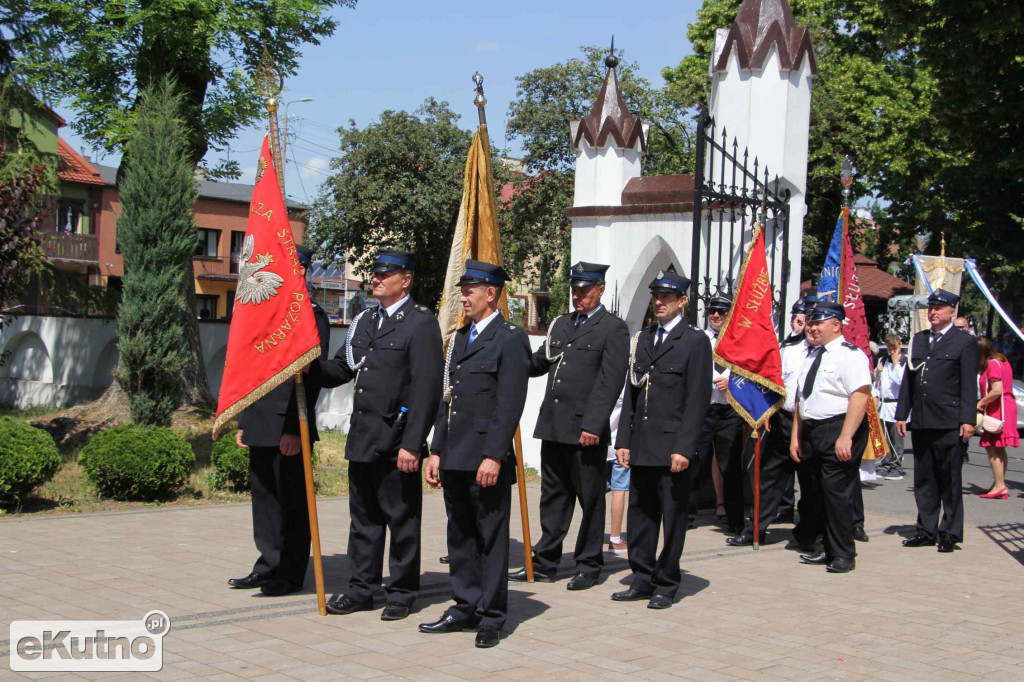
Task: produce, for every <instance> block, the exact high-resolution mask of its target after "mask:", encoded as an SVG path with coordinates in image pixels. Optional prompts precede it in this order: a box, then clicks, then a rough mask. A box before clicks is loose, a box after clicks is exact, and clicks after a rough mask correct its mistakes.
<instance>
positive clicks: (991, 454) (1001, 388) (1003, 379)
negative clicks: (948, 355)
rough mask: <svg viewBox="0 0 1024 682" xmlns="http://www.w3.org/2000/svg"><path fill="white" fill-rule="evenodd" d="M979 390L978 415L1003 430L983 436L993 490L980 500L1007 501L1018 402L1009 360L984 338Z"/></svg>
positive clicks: (980, 349)
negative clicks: (1008, 453) (996, 422)
mask: <svg viewBox="0 0 1024 682" xmlns="http://www.w3.org/2000/svg"><path fill="white" fill-rule="evenodd" d="M978 374H979V376H978V388H979V395H981V400H979V401H978V412H982V413H984V414H985V415H986V416H988V417H993V418H995V419H1000V420H1002V422H1003V430H1002V431H1001V432H1000V433H989V432H987V431H982V432H981V445H982V446H983V447H984V448H985V451H986V452H987V453H988V462H989V464H990V465H991V467H992V478H993V481H992V488H991V489H990V490H989V491H988V492H987V493H982V495H981V497H984V498H986V499H990V500H992V499H999V500H1005V499H1007V498H1008V497H1009V496H1010V494H1009V493H1008V492H1007V490H1006V480H1005V478H1004V477H1005V475H1006V462H1007V460H1006V448H1008V447H1017V446H1018V445H1020V436H1019V435H1018V434H1017V402H1016V401H1015V400H1014V398H1013V370H1012V369H1011V368H1010V363H1009V361H1008V360H1007V359H1006V356H1005V355H1003V354H1002V353H1000V352H999V351H997V350H996V349H995V348H993V347H992V342H991V341H990V340H989V339H987V338H986V337H984V336H982V337H981V338H979V339H978Z"/></svg>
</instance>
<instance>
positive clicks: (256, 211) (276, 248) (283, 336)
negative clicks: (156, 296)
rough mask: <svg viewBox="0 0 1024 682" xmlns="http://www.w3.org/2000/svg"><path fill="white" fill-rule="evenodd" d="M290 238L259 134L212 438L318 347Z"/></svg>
mask: <svg viewBox="0 0 1024 682" xmlns="http://www.w3.org/2000/svg"><path fill="white" fill-rule="evenodd" d="M296 246H297V244H296V242H295V235H294V234H292V229H291V225H290V223H289V222H288V211H287V210H286V208H285V204H284V198H283V197H282V196H281V190H280V186H279V185H278V182H277V171H276V169H275V167H274V157H273V155H272V154H271V152H270V140H269V138H268V137H264V138H263V148H262V149H261V150H260V158H259V165H258V167H257V171H256V186H255V187H254V188H253V193H252V201H251V202H250V204H249V223H248V227H247V229H246V231H245V240H244V241H243V242H242V256H241V260H240V261H239V264H238V266H239V267H238V289H237V290H236V291H235V307H234V312H233V313H232V317H231V328H230V330H229V331H228V349H227V357H226V359H225V361H224V375H223V378H222V379H221V384H220V396H219V398H218V400H217V418H216V419H215V420H214V424H213V437H214V439H216V438H217V436H218V435H219V434H220V431H221V430H222V429H223V428H224V426H225V425H226V424H227V423H228V422H229V421H230V420H231V419H233V418H234V417H235V416H236V415H238V413H239V412H241V411H242V410H244V409H245V408H246V407H248V406H249V405H251V404H253V403H254V402H256V401H257V400H259V399H260V398H262V397H263V396H265V395H266V394H267V393H269V392H270V391H272V390H274V389H275V388H277V386H278V385H280V384H281V383H282V382H284V381H287V380H289V379H291V378H292V376H294V375H295V373H296V372H298V371H300V370H301V369H302V368H303V367H305V366H306V365H307V364H309V363H310V362H311V361H312V360H314V359H316V358H317V357H319V355H320V335H319V333H318V332H317V328H316V319H315V318H314V317H313V307H312V303H311V302H310V300H309V292H308V291H307V290H306V283H305V279H304V274H303V270H302V266H301V264H300V263H299V259H298V253H297V250H296Z"/></svg>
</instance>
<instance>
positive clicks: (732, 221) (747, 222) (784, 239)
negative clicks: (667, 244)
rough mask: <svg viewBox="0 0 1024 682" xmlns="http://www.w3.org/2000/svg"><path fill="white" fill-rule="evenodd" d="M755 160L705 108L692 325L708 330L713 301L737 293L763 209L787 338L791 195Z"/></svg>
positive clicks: (776, 312)
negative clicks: (725, 294) (744, 262)
mask: <svg viewBox="0 0 1024 682" xmlns="http://www.w3.org/2000/svg"><path fill="white" fill-rule="evenodd" d="M749 157H750V155H749V152H748V150H747V149H746V148H744V149H742V150H741V149H740V148H739V142H738V141H737V140H736V138H735V137H734V138H733V140H732V144H731V145H730V144H729V140H728V135H727V132H726V130H725V129H724V128H723V129H722V130H721V132H719V131H718V130H717V129H716V127H715V120H714V119H713V118H711V116H710V115H709V114H708V112H707V109H706V107H703V106H702V107H701V109H700V112H699V114H698V118H697V166H696V171H695V174H694V175H695V178H694V200H693V247H692V253H691V263H690V279H691V280H693V292H694V295H693V300H692V305H691V306H689V315H688V316H689V319H690V323H691V324H693V325H695V326H698V327H700V328H703V326H704V325H706V323H707V319H706V316H707V306H708V301H709V300H710V299H711V297H712V296H715V295H718V294H720V293H728V294H732V293H733V290H734V287H735V285H736V281H737V279H738V278H739V274H740V268H741V267H742V264H743V256H744V254H745V253H746V248H747V244H748V242H749V241H750V238H751V236H752V235H753V228H754V218H755V212H758V213H759V212H760V211H761V210H762V208H763V209H764V211H765V217H764V218H763V219H762V228H763V229H764V236H765V248H766V250H767V256H768V270H769V273H770V275H771V280H772V302H773V306H772V311H773V319H774V322H775V326H776V330H777V331H778V332H779V333H780V334H782V333H783V328H784V326H785V322H786V319H787V315H786V286H785V284H786V282H787V281H788V279H789V273H790V263H789V197H790V191H789V190H788V189H780V183H781V181H780V180H779V177H778V176H777V175H776V176H775V177H774V179H773V180H771V181H769V177H771V176H770V175H769V170H768V168H767V166H762V165H761V164H760V162H759V161H758V159H757V157H755V158H754V159H753V164H752V165H751V164H750V158H749ZM786 333H788V330H786Z"/></svg>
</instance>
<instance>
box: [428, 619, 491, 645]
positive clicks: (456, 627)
mask: <svg viewBox="0 0 1024 682" xmlns="http://www.w3.org/2000/svg"><path fill="white" fill-rule="evenodd" d="M474 627H475V625H474V624H473V623H470V622H468V621H464V620H455V616H453V615H451V614H450V613H445V614H444V615H443V616H441V620H435V621H434V622H433V623H420V632H430V633H443V632H462V631H463V630H472V629H473V628H474ZM492 629H493V628H492ZM491 646H493V645H491Z"/></svg>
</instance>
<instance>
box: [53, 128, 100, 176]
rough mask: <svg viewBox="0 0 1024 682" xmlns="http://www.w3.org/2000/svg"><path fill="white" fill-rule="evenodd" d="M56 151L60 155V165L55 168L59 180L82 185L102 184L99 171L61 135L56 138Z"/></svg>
mask: <svg viewBox="0 0 1024 682" xmlns="http://www.w3.org/2000/svg"><path fill="white" fill-rule="evenodd" d="M57 153H58V154H59V155H60V167H59V168H58V169H57V175H58V176H59V177H60V179H61V180H63V181H65V182H77V183H79V184H82V185H98V186H100V187H102V186H103V178H102V177H100V172H99V171H98V170H96V169H95V168H93V166H92V164H91V163H89V162H88V161H86V160H85V158H83V157H82V155H81V154H79V153H78V152H76V151H75V150H74V148H73V147H72V146H71V145H70V144H68V143H67V141H66V140H65V139H64V138H63V137H58V138H57Z"/></svg>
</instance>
